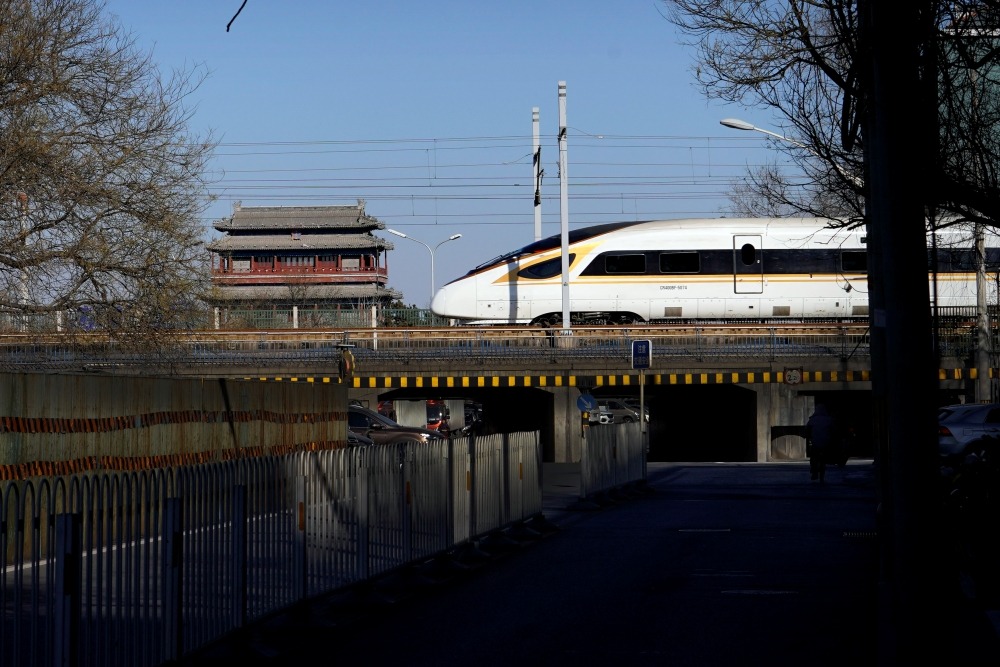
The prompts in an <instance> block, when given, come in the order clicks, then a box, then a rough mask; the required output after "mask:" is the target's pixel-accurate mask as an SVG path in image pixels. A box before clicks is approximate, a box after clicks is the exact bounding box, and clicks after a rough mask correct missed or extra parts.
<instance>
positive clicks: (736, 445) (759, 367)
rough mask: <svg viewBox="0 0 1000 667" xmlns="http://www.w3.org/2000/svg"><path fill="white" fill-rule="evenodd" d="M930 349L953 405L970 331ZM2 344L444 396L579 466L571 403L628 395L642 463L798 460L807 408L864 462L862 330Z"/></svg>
mask: <svg viewBox="0 0 1000 667" xmlns="http://www.w3.org/2000/svg"><path fill="white" fill-rule="evenodd" d="M937 340H938V346H939V350H940V352H941V354H940V359H941V364H940V371H939V377H940V381H941V389H942V396H943V400H954V401H958V400H961V399H962V398H963V397H965V396H968V395H969V392H970V390H971V386H972V382H973V381H974V380H975V378H976V375H977V370H976V368H974V367H973V364H972V361H971V360H972V359H973V357H974V355H973V352H974V346H975V341H976V337H975V336H974V335H973V330H972V329H971V328H970V327H969V326H966V325H955V326H953V327H951V328H949V329H947V330H942V332H941V335H939V336H938V337H937ZM635 341H648V342H649V347H650V348H651V350H652V353H651V357H650V359H649V360H648V362H649V363H648V368H636V367H635V366H636V364H635V363H634V359H633V357H632V352H633V343H634V342H635ZM0 342H2V344H0V371H2V372H15V373H16V372H39V371H44V372H47V373H67V374H69V373H81V372H83V373H86V374H90V375H93V374H113V375H141V376H147V377H173V378H202V379H205V378H217V379H219V380H223V381H226V382H229V383H248V382H249V383H255V384H262V385H264V386H262V387H259V388H258V389H262V390H264V391H265V394H266V391H267V386H266V385H268V384H284V385H285V386H286V387H287V385H288V384H298V383H301V384H309V385H314V386H315V385H330V384H333V385H337V386H339V387H341V388H342V389H345V390H346V397H347V399H349V400H352V401H357V402H360V403H361V404H363V405H368V406H370V407H373V408H374V407H376V406H377V404H378V403H379V402H382V401H393V402H394V403H395V404H396V406H397V407H403V406H410V407H413V406H416V405H417V404H419V403H422V402H423V401H425V400H427V399H438V400H443V401H445V402H446V404H447V405H449V407H450V409H451V415H452V424H451V425H452V427H453V428H455V427H457V426H460V425H461V424H462V419H463V416H464V410H463V406H464V404H465V403H466V402H467V401H472V402H475V403H477V404H479V405H481V406H482V414H483V417H484V419H485V425H486V428H487V429H490V430H495V431H515V430H517V431H522V430H537V431H539V432H540V434H541V440H542V444H543V452H544V459H545V460H546V461H551V462H572V461H578V460H579V459H580V454H581V451H582V447H583V446H584V443H585V441H586V436H587V434H588V433H589V429H592V428H600V426H599V425H596V424H594V425H591V424H590V423H589V422H588V421H587V420H585V418H584V416H583V414H582V413H581V410H580V407H579V405H580V397H581V396H582V395H584V394H588V395H590V396H593V397H601V396H605V397H612V396H619V397H620V396H630V397H636V398H640V399H641V400H642V401H643V402H644V403H645V404H646V406H647V407H648V409H649V415H650V419H649V423H648V429H649V434H650V438H649V442H650V443H651V449H650V452H649V459H650V460H654V461H731V462H738V461H760V462H764V461H780V460H797V459H801V458H804V456H805V444H804V440H803V438H802V429H803V425H804V424H805V422H806V420H807V418H808V417H809V415H810V414H811V412H812V409H813V407H814V405H815V403H816V402H817V401H823V402H826V403H828V404H829V405H831V406H833V407H834V409H835V410H836V411H839V412H840V413H841V414H842V415H843V416H844V417H845V418H846V419H848V420H849V421H851V422H852V423H853V425H854V427H855V430H856V433H857V437H856V438H855V442H854V445H853V448H854V451H852V454H853V455H856V456H871V455H872V450H871V447H872V445H871V438H870V433H869V431H870V427H871V423H872V419H871V416H872V415H871V409H872V402H871V357H870V351H869V347H868V342H869V338H868V329H867V327H866V326H865V325H863V324H849V323H829V324H814V323H810V324H805V323H783V324H758V325H748V324H738V325H737V324H726V323H719V324H712V325H706V324H700V325H697V326H695V325H680V326H669V327H668V326H658V327H648V328H641V327H635V328H620V327H596V328H586V329H584V328H574V329H571V330H566V331H563V330H558V329H556V330H551V329H549V330H540V329H537V328H529V327H512V328H495V327H488V328H478V327H476V328H473V327H446V328H440V329H413V328H408V329H374V328H370V329H351V330H337V331H331V330H322V331H321V330H291V331H289V330H282V331H241V332H235V331H205V332H188V333H186V334H185V335H183V336H180V337H178V338H176V339H174V340H172V341H171V342H170V343H169V344H167V345H161V346H160V347H159V348H158V349H157V351H156V352H155V353H148V352H147V353H136V352H135V351H131V350H127V349H124V348H121V347H118V346H115V345H111V344H107V343H100V344H98V343H97V342H91V343H90V344H81V343H80V341H76V342H75V343H74V344H73V345H68V344H67V343H66V341H65V340H60V339H59V338H58V337H54V338H51V339H50V338H46V337H38V336H36V337H32V338H31V339H30V340H29V339H23V338H22V339H20V340H18V339H17V338H16V337H8V338H6V339H0ZM345 359H346V360H347V361H345ZM990 373H991V377H992V376H993V375H994V371H993V370H992V369H991V370H990ZM410 402H412V403H410ZM406 413H407V412H406V411H404V410H397V414H400V415H403V414H406ZM409 414H423V412H422V410H410V411H409ZM402 420H403V419H402V416H401V421H402Z"/></svg>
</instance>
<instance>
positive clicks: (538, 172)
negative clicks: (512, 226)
mask: <svg viewBox="0 0 1000 667" xmlns="http://www.w3.org/2000/svg"><path fill="white" fill-rule="evenodd" d="M531 137H532V145H531V149H532V150H531V166H532V169H534V172H535V173H534V174H533V177H534V183H535V240H536V241H538V240H540V239H541V238H542V144H541V140H540V138H539V132H538V107H532V108H531Z"/></svg>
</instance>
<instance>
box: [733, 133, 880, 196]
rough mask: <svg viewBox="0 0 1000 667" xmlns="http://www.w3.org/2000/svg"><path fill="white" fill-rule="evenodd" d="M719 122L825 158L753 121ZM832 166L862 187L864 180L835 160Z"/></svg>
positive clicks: (800, 143) (802, 144) (822, 158)
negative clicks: (764, 135)
mask: <svg viewBox="0 0 1000 667" xmlns="http://www.w3.org/2000/svg"><path fill="white" fill-rule="evenodd" d="M719 123H721V124H722V125H725V126H726V127H729V128H732V129H734V130H747V131H750V132H760V133H761V134H766V135H767V136H769V137H774V138H775V139H779V140H781V141H784V142H785V143H789V144H791V145H793V146H796V147H798V148H801V149H802V150H804V151H805V152H807V153H809V154H810V155H815V156H816V157H818V158H820V159H821V160H826V158H824V157H823V156H822V155H820V154H819V153H817V152H816V151H814V150H813V149H812V148H810V147H809V146H806V145H805V144H804V143H802V142H801V141H796V140H795V139H790V138H789V137H786V136H785V135H783V134H778V133H777V132H771V131H770V130H765V129H764V128H762V127H757V126H756V125H754V124H753V123H748V122H746V121H745V120H740V119H739V118H723V119H722V120H720V121H719ZM833 167H834V168H835V169H836V170H837V173H839V174H840V175H841V176H843V177H844V178H846V179H847V180H849V181H850V182H851V183H853V184H854V185H856V186H857V187H858V188H861V189H864V181H862V180H861V179H860V178H858V177H857V176H855V175H854V174H851V173H848V172H847V171H845V170H844V168H843V167H841V166H840V165H839V164H837V163H836V162H834V163H833Z"/></svg>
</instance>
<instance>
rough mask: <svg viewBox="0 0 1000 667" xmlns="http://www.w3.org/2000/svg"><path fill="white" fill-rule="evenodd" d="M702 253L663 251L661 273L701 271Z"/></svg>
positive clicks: (661, 254)
mask: <svg viewBox="0 0 1000 667" xmlns="http://www.w3.org/2000/svg"><path fill="white" fill-rule="evenodd" d="M700 271H701V255H700V254H699V253H697V252H661V253H660V273H699V272H700Z"/></svg>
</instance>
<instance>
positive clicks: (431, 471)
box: [0, 432, 542, 667]
mask: <svg viewBox="0 0 1000 667" xmlns="http://www.w3.org/2000/svg"><path fill="white" fill-rule="evenodd" d="M541 475H542V470H541V452H540V446H539V438H538V433H537V432H532V433H513V434H494V435H489V436H483V437H479V438H476V437H473V436H470V437H467V438H455V439H452V440H444V441H440V442H434V443H429V444H419V443H415V442H413V443H404V444H401V445H382V446H370V447H359V448H346V449H338V450H329V451H320V452H300V453H297V454H294V455H288V456H282V457H260V458H250V459H243V460H238V461H227V462H220V463H212V464H206V465H200V466H190V467H179V468H173V469H158V470H151V471H145V472H130V473H124V472H123V473H116V472H105V473H99V474H92V475H78V476H71V477H59V478H34V479H31V480H27V481H22V482H8V483H6V485H4V486H2V487H0V584H2V585H0V610H2V613H3V619H2V625H0V664H3V665H4V667H20V666H22V665H24V666H28V665H31V666H38V665H61V664H74V665H81V666H89V665H115V666H118V665H159V664H162V663H164V662H167V661H170V660H174V659H176V658H178V657H181V656H183V655H185V654H187V653H189V652H191V651H193V650H195V649H197V648H199V647H201V646H203V645H205V644H207V643H209V642H211V641H213V640H215V639H217V638H220V637H221V636H223V635H225V634H227V633H229V632H231V631H233V630H235V629H237V628H240V627H242V626H244V625H246V624H247V623H250V622H253V621H254V620H257V619H260V618H262V617H263V616H265V615H267V614H270V613H272V612H275V611H278V610H282V609H285V608H288V607H290V606H291V605H294V604H296V603H297V602H299V601H301V600H304V599H308V598H311V597H315V596H318V595H321V594H323V593H326V592H329V591H333V590H336V589H339V588H343V587H345V586H349V585H351V584H353V583H356V582H361V581H365V580H368V579H370V578H372V577H375V576H378V575H381V574H383V573H387V572H390V571H392V570H394V569H396V568H399V567H401V566H404V565H406V564H408V563H414V562H418V561H421V560H423V559H430V558H432V557H434V556H435V555H438V554H442V553H445V552H447V551H448V550H449V549H451V548H453V547H457V546H460V545H462V544H466V543H474V542H475V540H476V539H478V538H480V537H482V536H485V535H487V534H489V533H492V532H495V531H497V530H503V529H505V528H507V527H510V526H513V525H515V524H517V523H519V522H521V521H525V520H528V519H531V518H533V517H535V516H538V515H540V513H541V508H542V488H541V484H542V479H541Z"/></svg>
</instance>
